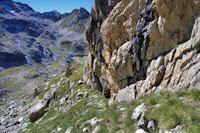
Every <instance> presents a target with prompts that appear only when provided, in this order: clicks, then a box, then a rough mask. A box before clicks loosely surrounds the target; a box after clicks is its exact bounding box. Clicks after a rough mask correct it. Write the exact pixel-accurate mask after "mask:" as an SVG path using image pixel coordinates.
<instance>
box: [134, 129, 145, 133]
mask: <svg viewBox="0 0 200 133" xmlns="http://www.w3.org/2000/svg"><path fill="white" fill-rule="evenodd" d="M135 133H148V132H146V131H144V130H143V129H137V130H136V131H135Z"/></svg>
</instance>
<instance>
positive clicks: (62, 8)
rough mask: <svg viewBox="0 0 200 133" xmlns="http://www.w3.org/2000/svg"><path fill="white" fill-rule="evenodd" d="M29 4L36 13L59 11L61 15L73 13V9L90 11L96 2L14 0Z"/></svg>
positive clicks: (84, 0)
mask: <svg viewBox="0 0 200 133" xmlns="http://www.w3.org/2000/svg"><path fill="white" fill-rule="evenodd" d="M13 1H17V2H21V3H25V4H28V5H29V6H30V7H32V8H33V9H34V10H35V11H38V12H46V11H52V10H57V11H59V12H61V13H66V12H71V11H72V10H73V9H75V8H77V9H79V8H80V7H83V8H86V9H87V10H88V11H90V9H91V7H92V5H93V3H94V0H13Z"/></svg>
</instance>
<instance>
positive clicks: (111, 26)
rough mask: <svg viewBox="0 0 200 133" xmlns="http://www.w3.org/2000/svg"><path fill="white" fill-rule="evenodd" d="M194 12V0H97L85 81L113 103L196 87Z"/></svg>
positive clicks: (197, 11) (197, 6) (198, 6)
mask: <svg viewBox="0 0 200 133" xmlns="http://www.w3.org/2000/svg"><path fill="white" fill-rule="evenodd" d="M199 15H200V3H199V1H198V0H182V1H179V0H126V1H120V0H118V1H114V0H104V1H102V0H96V1H95V4H94V6H93V8H92V11H91V14H90V17H89V20H88V24H87V27H86V34H85V42H86V44H87V46H88V48H89V50H90V55H89V57H88V61H87V65H86V68H85V75H84V77H83V78H84V81H85V82H86V83H88V84H89V85H91V86H92V87H93V88H95V89H98V90H100V91H101V92H102V93H103V94H104V95H105V96H107V97H109V96H110V94H111V96H112V98H113V99H115V100H116V101H123V100H125V101H127V100H131V99H134V98H136V97H138V96H140V95H142V94H144V93H146V92H154V91H161V90H166V89H170V90H179V89H182V88H190V87H198V86H199V82H200V81H199V79H200V72H199V68H200V67H199V61H200V56H199V47H200V44H199V39H200V36H199V34H200V29H199V26H200V25H199V18H198V16H199ZM193 26H194V28H193ZM192 29H193V30H192ZM191 34H192V35H191Z"/></svg>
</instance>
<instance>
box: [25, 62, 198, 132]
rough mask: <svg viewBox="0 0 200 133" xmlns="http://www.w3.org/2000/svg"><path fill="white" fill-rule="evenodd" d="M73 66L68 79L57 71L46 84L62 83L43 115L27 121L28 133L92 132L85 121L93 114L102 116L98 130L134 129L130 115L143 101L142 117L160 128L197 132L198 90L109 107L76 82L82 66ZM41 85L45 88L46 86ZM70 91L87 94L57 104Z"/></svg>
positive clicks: (148, 96) (88, 89) (132, 130)
mask: <svg viewBox="0 0 200 133" xmlns="http://www.w3.org/2000/svg"><path fill="white" fill-rule="evenodd" d="M73 67H74V73H73V74H72V75H71V76H69V77H68V78H65V77H64V74H60V75H57V76H54V77H53V78H52V79H51V80H50V83H49V86H51V85H53V84H58V83H59V82H60V83H59V84H61V85H60V86H59V87H57V90H56V93H55V104H54V105H52V106H51V108H50V110H49V111H48V113H47V114H46V115H44V117H43V118H41V119H40V120H38V121H37V122H35V123H32V124H30V125H29V127H28V130H27V132H30V133H40V132H42V133H49V132H51V131H52V130H55V129H57V128H59V127H60V128H62V130H61V131H60V132H61V133H64V132H65V131H66V130H67V129H68V128H69V127H72V132H73V133H78V132H82V131H83V128H85V127H87V128H88V130H89V132H91V131H92V130H93V129H94V128H95V126H93V127H92V126H91V125H89V124H88V123H87V121H88V120H90V119H92V118H94V117H96V118H98V119H102V121H101V122H100V123H99V125H100V128H101V129H100V132H101V133H107V132H111V133H115V132H117V131H121V132H123V131H124V132H127V133H130V132H134V131H135V130H136V122H135V121H134V120H132V119H131V115H132V113H133V111H134V109H135V108H136V107H137V106H138V105H140V104H141V103H144V104H145V105H146V107H147V110H148V111H146V113H145V117H146V118H147V119H149V120H151V119H154V120H156V121H157V122H158V124H157V125H158V127H159V128H161V129H163V130H169V129H172V128H174V127H175V126H176V125H178V124H181V125H184V128H185V130H186V131H187V132H188V133H199V132H200V91H198V90H191V91H181V92H176V93H170V92H161V93H159V94H147V95H146V96H143V97H141V98H139V99H138V100H135V101H132V102H130V103H116V104H113V105H111V106H109V105H108V99H106V98H104V97H102V96H101V95H99V94H98V93H97V92H96V91H94V90H92V89H91V88H89V87H88V86H87V85H85V84H79V83H78V81H79V80H80V79H81V77H82V74H83V69H82V65H81V64H76V65H74V66H73ZM63 79H64V80H63ZM70 82H74V83H75V84H74V86H73V87H72V88H69V83H70ZM43 87H44V88H45V86H43ZM50 89H51V88H49V89H47V90H46V91H48V90H50ZM41 90H42V89H41ZM71 90H81V91H87V92H89V95H90V96H89V97H87V98H83V99H82V100H80V101H78V102H75V103H74V104H72V105H71V106H68V104H67V103H66V104H64V105H60V104H59V102H58V100H59V99H60V98H61V97H63V96H64V95H66V94H67V93H69V92H70V91H71ZM44 93H46V92H45V91H42V93H41V94H40V97H41V98H42V97H43V95H44ZM156 104H160V106H159V107H155V106H154V105H156ZM152 132H158V131H152Z"/></svg>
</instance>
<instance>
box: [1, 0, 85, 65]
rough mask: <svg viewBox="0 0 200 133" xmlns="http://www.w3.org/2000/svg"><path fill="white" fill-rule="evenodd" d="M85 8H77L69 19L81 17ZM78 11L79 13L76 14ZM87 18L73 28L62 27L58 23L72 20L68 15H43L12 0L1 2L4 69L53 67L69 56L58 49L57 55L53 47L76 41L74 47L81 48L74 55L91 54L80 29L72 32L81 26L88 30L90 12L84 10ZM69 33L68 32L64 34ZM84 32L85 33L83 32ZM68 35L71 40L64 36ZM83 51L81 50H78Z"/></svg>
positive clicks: (53, 12)
mask: <svg viewBox="0 0 200 133" xmlns="http://www.w3.org/2000/svg"><path fill="white" fill-rule="evenodd" d="M82 10H84V9H76V10H74V11H73V12H72V13H68V16H71V17H76V16H73V15H77V16H78V15H79V16H80V15H81V13H82V12H81V11H82ZM74 12H76V14H75V13H74ZM84 14H85V15H84V18H79V20H74V21H73V22H72V23H71V24H70V25H69V27H62V26H61V25H60V24H57V22H58V20H62V19H64V21H63V23H64V22H65V21H68V22H69V21H70V19H71V18H67V16H66V15H62V14H60V13H59V12H57V11H52V12H45V13H39V12H35V11H34V10H33V9H32V8H31V7H29V6H28V5H26V4H22V3H19V2H13V1H12V0H8V1H7V0H2V1H0V47H1V49H0V54H1V55H2V56H1V57H0V67H2V68H9V67H12V66H21V65H23V64H27V63H28V64H37V63H41V64H49V63H51V62H53V61H55V60H57V59H59V58H60V56H62V57H65V56H67V55H68V53H66V54H62V55H60V54H59V52H62V51H64V50H63V49H58V50H57V51H58V52H55V51H53V50H52V49H51V47H57V46H58V45H59V43H60V42H62V41H68V42H75V43H71V44H66V45H70V46H71V47H72V46H73V47H75V48H77V49H76V50H75V51H73V52H72V53H71V54H75V53H76V52H77V54H78V52H79V50H80V51H81V52H83V53H84V52H85V53H86V51H87V49H86V46H85V44H84V42H83V36H82V33H78V32H76V30H73V29H71V30H69V28H71V27H73V26H74V27H76V26H77V27H79V29H84V26H85V25H84V23H83V24H82V25H80V24H79V23H81V22H82V21H85V20H86V19H87V17H88V12H87V11H86V10H84ZM63 30H64V31H65V32H64V33H63V32H62V31H63ZM80 32H82V30H81V31H80ZM65 34H67V36H68V38H66V40H65V37H66V36H64V35H65ZM78 48H80V49H78Z"/></svg>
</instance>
